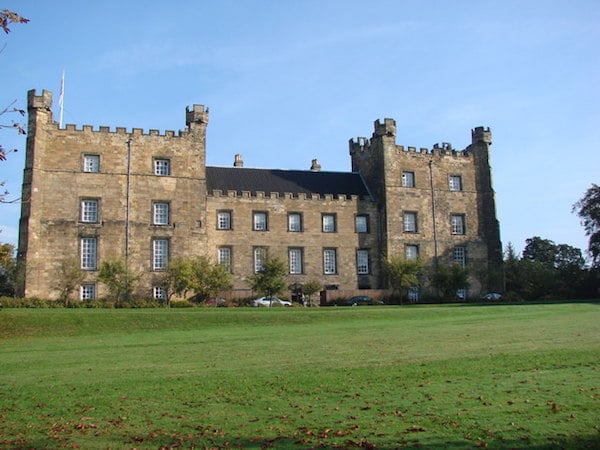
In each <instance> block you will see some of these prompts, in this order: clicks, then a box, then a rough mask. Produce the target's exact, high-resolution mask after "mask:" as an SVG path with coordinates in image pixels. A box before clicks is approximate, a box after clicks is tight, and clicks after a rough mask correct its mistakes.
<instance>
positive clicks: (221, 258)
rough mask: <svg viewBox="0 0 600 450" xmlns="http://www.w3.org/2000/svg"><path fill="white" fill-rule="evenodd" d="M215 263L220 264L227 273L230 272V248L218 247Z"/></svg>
mask: <svg viewBox="0 0 600 450" xmlns="http://www.w3.org/2000/svg"><path fill="white" fill-rule="evenodd" d="M217 263H218V264H221V265H222V266H223V267H224V268H225V269H226V270H227V272H231V247H219V249H218V250H217Z"/></svg>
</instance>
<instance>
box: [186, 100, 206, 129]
mask: <svg viewBox="0 0 600 450" xmlns="http://www.w3.org/2000/svg"><path fill="white" fill-rule="evenodd" d="M185 124H186V125H187V126H188V127H189V128H190V129H192V128H193V127H194V125H195V124H201V125H204V127H206V125H207V124H208V108H205V107H204V105H193V106H192V109H190V108H189V107H186V108H185Z"/></svg>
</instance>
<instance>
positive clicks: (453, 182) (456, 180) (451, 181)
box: [448, 175, 462, 191]
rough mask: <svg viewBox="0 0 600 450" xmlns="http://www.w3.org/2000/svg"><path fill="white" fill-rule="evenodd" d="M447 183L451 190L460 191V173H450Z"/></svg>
mask: <svg viewBox="0 0 600 450" xmlns="http://www.w3.org/2000/svg"><path fill="white" fill-rule="evenodd" d="M448 185H449V188H450V190H451V191H462V177H461V176H460V175H450V177H449V178H448Z"/></svg>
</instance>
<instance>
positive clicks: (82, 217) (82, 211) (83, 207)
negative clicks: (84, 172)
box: [79, 198, 100, 223]
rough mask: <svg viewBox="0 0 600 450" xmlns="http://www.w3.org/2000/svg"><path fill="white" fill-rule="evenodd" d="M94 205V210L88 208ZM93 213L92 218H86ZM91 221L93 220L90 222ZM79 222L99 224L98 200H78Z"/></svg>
mask: <svg viewBox="0 0 600 450" xmlns="http://www.w3.org/2000/svg"><path fill="white" fill-rule="evenodd" d="M91 205H95V207H94V208H91V209H90V208H88V206H91ZM91 213H93V215H92V218H91V219H90V218H89V217H87V218H86V216H90V215H91ZM92 219H93V220H92ZM79 222H81V223H99V222H100V199H98V198H82V199H80V200H79Z"/></svg>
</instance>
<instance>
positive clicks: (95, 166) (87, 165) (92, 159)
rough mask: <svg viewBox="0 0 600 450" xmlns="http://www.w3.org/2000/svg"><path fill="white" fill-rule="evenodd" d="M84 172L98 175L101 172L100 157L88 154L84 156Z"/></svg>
mask: <svg viewBox="0 0 600 450" xmlns="http://www.w3.org/2000/svg"><path fill="white" fill-rule="evenodd" d="M83 172H85V173H98V172H100V155H93V154H89V153H86V154H84V155H83Z"/></svg>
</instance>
